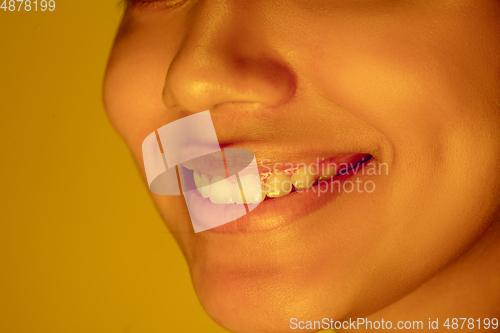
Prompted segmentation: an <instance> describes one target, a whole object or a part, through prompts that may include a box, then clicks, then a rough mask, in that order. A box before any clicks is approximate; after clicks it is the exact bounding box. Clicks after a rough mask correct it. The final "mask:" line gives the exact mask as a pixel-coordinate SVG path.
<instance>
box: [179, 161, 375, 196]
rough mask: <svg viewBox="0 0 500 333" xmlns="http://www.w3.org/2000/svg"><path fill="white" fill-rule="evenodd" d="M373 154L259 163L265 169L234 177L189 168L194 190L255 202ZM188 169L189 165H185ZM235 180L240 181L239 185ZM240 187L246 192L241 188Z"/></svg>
mask: <svg viewBox="0 0 500 333" xmlns="http://www.w3.org/2000/svg"><path fill="white" fill-rule="evenodd" d="M371 158H372V156H371V155H369V154H349V155H344V156H338V157H333V158H329V159H326V160H322V161H319V160H318V162H317V163H311V164H305V163H299V164H296V165H293V164H291V163H287V164H285V166H289V167H286V168H282V167H280V166H278V164H275V166H276V167H277V168H271V167H269V166H265V165H262V168H264V169H268V171H267V172H262V173H260V174H259V176H260V177H259V176H257V175H253V174H252V175H244V176H241V177H239V179H237V181H235V179H234V178H233V179H229V178H225V177H222V176H211V175H210V174H207V173H204V172H202V171H199V170H191V171H192V176H193V181H194V184H195V186H196V190H197V191H198V193H199V194H200V195H201V196H202V197H203V199H209V200H210V201H211V202H212V203H213V204H217V205H221V204H224V205H231V204H237V205H243V204H258V203H260V202H262V201H264V200H267V199H272V198H280V197H284V196H286V195H289V194H290V193H293V192H297V191H299V192H300V191H305V190H307V189H309V188H310V187H312V186H317V185H319V184H320V183H327V182H329V181H331V180H332V179H333V178H335V177H337V176H340V175H343V174H345V173H347V172H349V171H351V170H354V169H356V168H358V167H359V166H360V165H362V164H364V163H366V162H368V161H369V160H370V159H371ZM188 170H189V169H188ZM238 181H239V183H240V185H238ZM241 187H243V188H245V189H246V191H245V193H243V191H241V190H240V188H241Z"/></svg>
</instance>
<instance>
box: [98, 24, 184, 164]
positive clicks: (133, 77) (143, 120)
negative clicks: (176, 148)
mask: <svg viewBox="0 0 500 333" xmlns="http://www.w3.org/2000/svg"><path fill="white" fill-rule="evenodd" d="M163 21H165V20H163ZM166 21H167V22H166V23H164V22H150V23H149V24H148V25H144V24H138V23H133V25H138V26H137V27H130V25H132V23H129V22H128V20H127V18H124V21H123V22H122V26H121V28H120V31H119V33H118V35H117V38H116V42H115V45H114V46H113V50H112V53H111V56H110V59H109V63H108V68H107V70H106V75H105V80H104V86H103V98H104V104H105V108H106V112H107V114H108V117H109V119H110V121H111V123H112V124H113V126H114V127H115V128H116V130H117V131H118V133H119V134H120V135H121V137H122V138H123V139H124V141H125V142H126V144H127V145H128V146H129V147H130V148H131V149H132V151H133V152H134V154H136V152H138V153H140V151H141V144H142V140H143V139H144V138H145V137H146V136H147V135H149V133H151V132H152V131H154V130H155V129H156V128H158V127H161V126H163V125H165V124H166V123H169V122H170V121H172V119H173V118H172V115H171V113H169V112H168V109H167V108H166V107H165V105H164V104H163V99H162V92H163V87H164V85H165V78H166V75H167V71H168V66H169V64H170V62H171V61H172V59H173V57H174V56H175V53H176V50H177V48H178V45H180V43H181V40H182V38H181V37H182V34H178V35H177V34H172V33H171V34H172V36H170V35H169V36H165V34H166V31H172V30H173V31H179V29H180V23H179V22H178V21H177V20H171V21H168V20H166ZM136 157H138V156H137V155H136Z"/></svg>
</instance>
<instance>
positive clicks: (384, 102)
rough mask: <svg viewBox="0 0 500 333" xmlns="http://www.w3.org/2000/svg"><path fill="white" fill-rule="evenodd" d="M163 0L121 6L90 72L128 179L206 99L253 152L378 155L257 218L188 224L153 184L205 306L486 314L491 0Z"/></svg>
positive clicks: (309, 314)
mask: <svg viewBox="0 0 500 333" xmlns="http://www.w3.org/2000/svg"><path fill="white" fill-rule="evenodd" d="M167 5H168V3H164V2H161V1H158V2H156V3H152V4H149V5H148V6H147V7H146V6H139V5H133V4H132V6H130V7H129V8H128V9H127V10H126V12H125V14H124V17H123V20H122V23H121V26H120V29H119V31H118V34H117V37H116V42H115V44H114V47H113V50H112V53H111V56H110V60H109V66H108V69H107V72H106V76H105V81H104V92H103V96H104V103H105V108H106V111H107V114H108V116H109V119H110V120H111V122H112V124H113V126H114V127H115V128H116V130H117V131H118V133H119V134H120V135H121V136H122V138H123V140H124V141H125V142H126V144H127V145H128V147H129V148H130V150H131V152H132V154H133V156H134V158H135V160H136V162H137V165H138V166H139V168H140V170H141V172H142V175H143V177H144V167H143V161H142V150H141V145H142V141H143V140H144V138H145V137H146V136H147V135H148V134H149V133H151V132H152V131H154V130H155V129H157V128H159V127H161V126H163V125H165V124H167V123H170V122H172V121H175V120H177V119H180V118H182V117H185V116H188V115H191V114H194V113H196V112H201V111H205V110H211V113H212V116H213V121H214V126H215V129H216V133H217V135H218V138H219V141H220V142H221V144H227V145H232V146H235V147H244V148H249V149H252V150H253V151H254V152H255V154H256V156H257V158H260V157H264V156H266V157H267V156H274V155H273V154H275V153H274V152H276V151H281V150H284V151H285V152H287V151H288V150H287V149H289V150H290V151H292V150H293V149H298V150H300V151H302V152H303V151H307V149H309V147H328V148H327V149H326V150H328V149H330V148H331V150H332V151H333V150H335V149H338V148H339V147H340V148H341V146H342V142H348V143H349V144H351V143H352V146H353V147H357V146H358V144H359V145H361V146H363V147H365V146H366V147H376V148H374V151H375V155H376V158H377V161H378V162H380V163H386V164H387V165H388V166H389V172H388V174H382V175H376V176H373V180H374V181H375V183H376V186H377V187H376V191H375V192H374V193H356V194H352V195H347V194H345V193H344V194H342V195H341V196H339V197H338V198H337V199H336V200H332V203H331V204H328V205H325V206H322V207H320V208H319V209H317V210H315V211H313V212H312V213H311V214H309V215H307V216H305V217H301V218H299V219H297V221H294V223H293V224H291V225H287V226H285V227H282V228H279V229H276V230H271V231H268V232H258V233H248V234H237V235H221V234H214V233H210V232H202V233H198V234H194V233H193V232H192V229H190V226H191V224H190V220H189V215H188V212H187V209H186V205H185V202H184V199H183V198H182V197H180V196H177V197H176V196H159V195H155V194H152V197H153V200H154V202H155V204H156V206H157V207H158V210H159V212H160V214H161V215H162V217H163V219H164V221H165V223H166V225H167V226H168V227H169V229H170V230H171V231H172V234H173V236H174V237H175V239H176V241H177V242H178V244H179V246H180V247H181V249H182V251H183V253H184V255H185V257H186V260H187V262H188V264H189V267H190V271H191V275H192V280H193V284H194V287H195V290H196V292H197V294H198V297H199V299H200V302H201V304H202V305H203V307H204V308H205V309H206V311H207V312H208V314H209V315H210V316H211V317H212V318H213V319H214V320H215V321H216V322H218V323H219V324H220V325H222V326H223V327H225V328H227V329H229V330H231V331H234V332H253V333H255V332H288V331H291V329H290V322H289V321H290V318H297V319H298V320H304V321H306V320H322V319H323V318H332V319H334V320H346V319H348V318H357V317H368V318H369V319H371V320H380V319H381V318H384V319H385V320H392V321H393V323H396V322H397V321H398V320H423V321H424V323H425V324H426V325H427V322H428V318H432V319H435V318H437V317H439V318H440V319H441V320H442V321H444V320H445V318H447V317H452V318H453V317H460V316H461V317H467V318H471V317H472V318H475V319H477V318H485V317H489V318H492V317H494V316H496V317H497V318H498V317H500V304H499V301H498V300H500V278H499V277H500V265H499V264H498V263H499V262H500V245H499V244H500V231H499V214H498V211H499V203H498V198H499V197H500V193H499V192H500V190H499V189H500V186H499V185H500V172H498V165H500V164H499V162H500V61H498V59H500V19H499V18H500V2H498V1H496V0H460V1H459V0H449V1H447V0H439V1H438V0H398V1H393V0H391V1H388V0H387V1H386V0H376V1H373V0H356V1H355V0H346V1H344V0H342V1H338V0H328V1H327V0H275V1H261V0H252V1H242V0H219V1H210V0H206V1H189V0H188V1H186V2H181V1H180V2H179V3H178V4H177V5H174V6H172V7H171V8H170V7H169V6H167ZM332 142H333V143H332ZM354 152H358V151H354ZM362 152H366V151H362ZM276 154H277V153H276ZM285 155H286V154H285ZM276 156H277V155H276ZM284 159H285V160H282V162H286V156H285V158H284ZM441 329H443V327H441ZM304 331H317V330H314V329H311V330H304ZM471 331H474V330H471Z"/></svg>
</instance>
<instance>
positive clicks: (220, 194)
mask: <svg viewBox="0 0 500 333" xmlns="http://www.w3.org/2000/svg"><path fill="white" fill-rule="evenodd" d="M233 187H234V184H231V182H230V181H229V179H227V178H225V177H222V176H215V177H214V178H212V181H211V182H210V201H212V202H213V203H214V204H232V203H234V199H233Z"/></svg>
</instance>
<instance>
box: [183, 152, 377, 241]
mask: <svg viewBox="0 0 500 333" xmlns="http://www.w3.org/2000/svg"><path fill="white" fill-rule="evenodd" d="M370 162H373V159H371V160H370ZM366 164H367V162H365V163H364V164H361V165H359V166H357V167H356V168H354V169H353V170H350V171H349V172H347V173H345V174H343V175H340V176H336V177H334V178H332V179H331V180H330V181H328V182H323V183H320V184H317V185H314V186H311V187H310V188H308V189H307V190H304V191H300V192H292V193H290V194H288V195H286V196H284V197H281V198H275V199H266V200H264V201H263V202H261V203H260V204H259V205H258V206H257V207H256V208H255V209H253V210H252V211H250V212H249V213H248V214H246V215H244V216H242V217H240V218H237V219H235V220H234V221H231V222H229V223H226V224H223V225H221V226H218V227H215V228H211V229H208V230H206V231H205V232H211V233H217V234H236V233H253V232H263V231H269V230H273V229H278V228H282V227H284V226H287V225H290V224H292V223H293V222H294V221H296V220H297V219H300V218H302V217H305V216H307V215H309V214H311V213H313V212H314V211H316V210H319V209H321V208H322V207H323V206H325V205H327V204H328V203H329V202H330V201H331V200H332V199H334V198H335V197H338V196H339V195H340V194H341V193H342V192H344V190H346V191H349V192H351V191H352V192H354V191H356V184H355V183H354V182H352V183H350V184H349V185H348V186H345V185H346V182H347V181H348V180H349V179H351V178H353V177H354V176H356V175H357V176H358V178H359V179H360V180H361V179H362V181H365V178H366V177H369V176H367V175H366V174H365V172H361V169H362V168H363V166H364V165H366ZM353 186H354V190H351V188H352V187H353ZM186 200H188V201H189V202H188V205H190V206H191V207H203V206H204V205H207V204H211V202H210V199H208V198H207V199H204V198H203V197H202V196H201V195H200V194H198V193H195V194H193V195H190V196H189V197H186ZM212 205H213V204H212ZM231 206H233V207H234V206H235V205H226V207H227V208H231Z"/></svg>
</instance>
